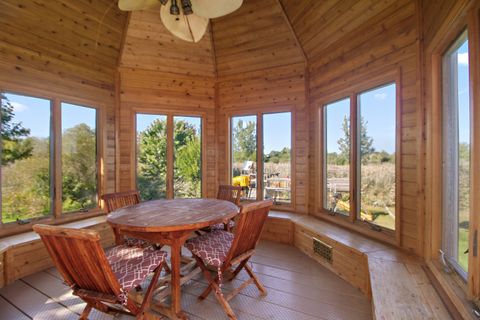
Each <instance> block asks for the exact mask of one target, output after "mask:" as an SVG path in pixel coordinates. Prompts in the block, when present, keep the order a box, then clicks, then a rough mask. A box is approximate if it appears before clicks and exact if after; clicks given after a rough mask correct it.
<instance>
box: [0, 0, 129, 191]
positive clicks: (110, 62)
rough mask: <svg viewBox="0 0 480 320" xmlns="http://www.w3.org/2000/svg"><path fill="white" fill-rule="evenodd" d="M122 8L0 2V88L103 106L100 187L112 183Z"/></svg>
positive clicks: (72, 1)
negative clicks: (102, 183) (102, 171)
mask: <svg viewBox="0 0 480 320" xmlns="http://www.w3.org/2000/svg"><path fill="white" fill-rule="evenodd" d="M126 17H127V16H126V14H125V13H123V12H121V11H119V10H118V9H117V8H116V5H115V3H114V2H112V1H109V0H98V1H95V5H92V3H91V1H89V0H59V1H50V0H38V1H27V0H4V1H1V2H0V90H8V91H13V92H17V93H23V94H30V95H37V96H45V97H56V98H61V99H65V100H68V101H77V100H79V101H85V103H88V104H92V105H94V106H98V107H100V108H102V109H104V114H105V121H106V123H105V124H104V129H105V132H104V136H105V137H106V138H105V140H106V141H104V142H105V143H104V150H103V154H104V156H105V157H104V159H102V160H103V162H104V164H105V167H104V169H105V171H104V173H103V182H104V191H105V192H111V191H114V189H115V140H114V137H115V114H114V106H115V99H114V92H115V86H114V74H115V70H116V67H117V60H118V56H119V52H120V43H121V39H122V35H123V27H124V25H125V21H126Z"/></svg>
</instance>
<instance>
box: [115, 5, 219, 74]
mask: <svg viewBox="0 0 480 320" xmlns="http://www.w3.org/2000/svg"><path fill="white" fill-rule="evenodd" d="M120 66H121V67H128V68H139V69H144V70H154V71H160V72H171V73H177V74H185V75H196V76H202V77H214V76H215V66H214V58H213V50H212V40H211V33H210V31H209V30H207V32H206V34H205V35H204V37H203V38H202V39H201V40H200V41H199V42H198V43H191V42H187V41H184V40H181V39H179V38H177V37H175V36H173V35H172V34H171V33H170V32H169V31H168V30H167V29H166V28H165V27H164V26H163V23H162V21H160V13H159V9H158V8H156V9H151V10H143V11H134V12H132V13H131V16H130V21H129V23H128V29H127V33H126V38H125V44H124V50H123V54H122V59H121V63H120Z"/></svg>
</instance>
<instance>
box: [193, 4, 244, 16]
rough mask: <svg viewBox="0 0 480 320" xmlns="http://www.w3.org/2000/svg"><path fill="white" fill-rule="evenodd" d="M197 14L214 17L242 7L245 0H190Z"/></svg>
mask: <svg viewBox="0 0 480 320" xmlns="http://www.w3.org/2000/svg"><path fill="white" fill-rule="evenodd" d="M190 1H191V3H192V10H193V12H195V14H196V15H197V16H201V17H205V18H209V19H213V18H218V17H221V16H224V15H227V14H229V13H232V12H233V11H235V10H237V9H238V8H240V6H241V5H242V3H243V0H190Z"/></svg>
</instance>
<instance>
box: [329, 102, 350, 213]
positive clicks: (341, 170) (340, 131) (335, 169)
mask: <svg viewBox="0 0 480 320" xmlns="http://www.w3.org/2000/svg"><path fill="white" fill-rule="evenodd" d="M323 112H324V115H323V121H324V137H323V139H324V146H325V150H324V157H323V158H324V172H325V178H324V180H323V183H324V186H323V190H324V204H323V206H324V208H325V209H327V210H329V211H332V212H335V213H339V214H342V215H345V216H348V215H349V213H350V149H351V145H350V99H349V98H346V99H343V100H340V101H337V102H333V103H330V104H327V105H326V106H325V107H324V111H323Z"/></svg>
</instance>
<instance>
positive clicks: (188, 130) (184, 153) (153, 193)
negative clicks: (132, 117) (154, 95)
mask: <svg viewBox="0 0 480 320" xmlns="http://www.w3.org/2000/svg"><path fill="white" fill-rule="evenodd" d="M136 125H137V141H136V144H137V187H138V190H139V192H140V196H141V198H142V199H143V200H151V199H166V198H168V199H171V198H173V197H175V198H200V197H202V169H201V168H202V118H201V117H193V116H174V115H154V114H142V113H137V115H136ZM169 137H170V138H169ZM169 139H170V140H169ZM169 159H172V160H173V161H171V160H169Z"/></svg>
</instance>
